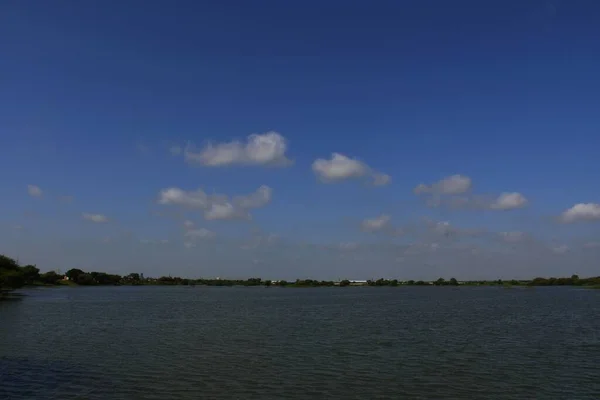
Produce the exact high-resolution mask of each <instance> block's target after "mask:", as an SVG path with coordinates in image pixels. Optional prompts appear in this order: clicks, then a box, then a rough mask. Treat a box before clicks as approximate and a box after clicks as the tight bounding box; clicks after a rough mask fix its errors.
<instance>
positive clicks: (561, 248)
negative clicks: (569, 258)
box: [552, 244, 569, 254]
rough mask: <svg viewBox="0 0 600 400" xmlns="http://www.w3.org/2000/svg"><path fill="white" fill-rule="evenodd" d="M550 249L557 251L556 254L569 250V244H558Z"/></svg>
mask: <svg viewBox="0 0 600 400" xmlns="http://www.w3.org/2000/svg"><path fill="white" fill-rule="evenodd" d="M552 251H553V252H555V253H558V254H564V253H566V252H567V251H569V246H567V245H564V244H562V245H558V246H554V247H553V248H552Z"/></svg>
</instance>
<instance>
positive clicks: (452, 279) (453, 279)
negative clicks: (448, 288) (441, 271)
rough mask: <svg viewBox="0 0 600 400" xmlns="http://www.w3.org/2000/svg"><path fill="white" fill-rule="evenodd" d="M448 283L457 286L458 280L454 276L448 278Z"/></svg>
mask: <svg viewBox="0 0 600 400" xmlns="http://www.w3.org/2000/svg"><path fill="white" fill-rule="evenodd" d="M450 285H452V286H458V281H457V280H456V278H450Z"/></svg>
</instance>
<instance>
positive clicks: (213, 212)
mask: <svg viewBox="0 0 600 400" xmlns="http://www.w3.org/2000/svg"><path fill="white" fill-rule="evenodd" d="M272 195H273V189H271V188H270V187H268V186H265V185H263V186H261V187H259V188H258V189H257V190H256V191H255V192H254V193H250V194H248V195H245V196H235V197H233V199H231V200H230V199H229V197H227V196H225V195H218V194H216V195H207V194H206V193H205V192H204V191H203V190H202V189H198V190H195V191H185V190H182V189H179V188H168V189H164V190H162V191H161V192H160V194H159V198H158V203H159V204H163V205H174V206H180V207H185V208H191V209H199V210H202V211H204V218H205V219H207V220H218V219H225V220H231V219H250V218H251V216H250V214H249V212H248V210H250V209H254V208H260V207H264V206H266V205H267V204H269V203H270V202H271V198H272Z"/></svg>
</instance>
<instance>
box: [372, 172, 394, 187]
mask: <svg viewBox="0 0 600 400" xmlns="http://www.w3.org/2000/svg"><path fill="white" fill-rule="evenodd" d="M390 182H392V177H391V176H389V175H386V174H374V175H373V185H375V186H385V185H388V184H389V183H390Z"/></svg>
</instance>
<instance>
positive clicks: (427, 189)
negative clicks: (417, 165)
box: [414, 174, 472, 194]
mask: <svg viewBox="0 0 600 400" xmlns="http://www.w3.org/2000/svg"><path fill="white" fill-rule="evenodd" d="M471 185H472V182H471V178H469V177H468V176H464V175H458V174H456V175H451V176H448V177H446V178H444V179H442V180H439V181H437V182H434V183H432V184H431V185H426V184H424V183H421V184H419V185H418V186H417V187H416V188H415V189H414V192H415V193H416V194H423V193H434V194H461V193H465V192H467V191H468V190H469V189H471Z"/></svg>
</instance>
